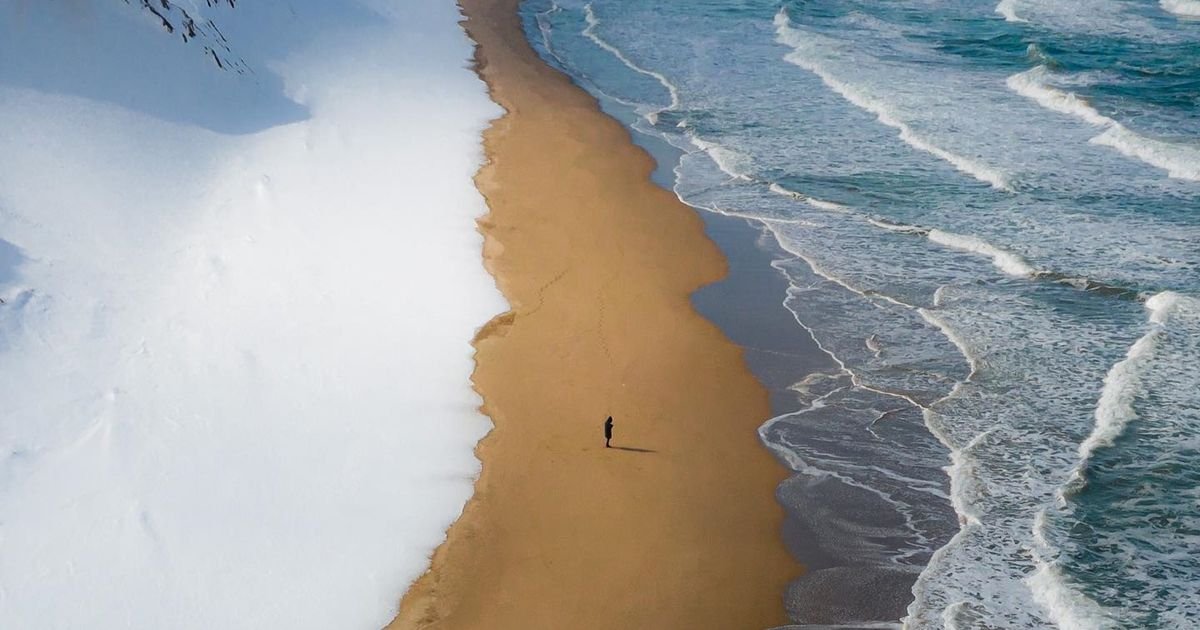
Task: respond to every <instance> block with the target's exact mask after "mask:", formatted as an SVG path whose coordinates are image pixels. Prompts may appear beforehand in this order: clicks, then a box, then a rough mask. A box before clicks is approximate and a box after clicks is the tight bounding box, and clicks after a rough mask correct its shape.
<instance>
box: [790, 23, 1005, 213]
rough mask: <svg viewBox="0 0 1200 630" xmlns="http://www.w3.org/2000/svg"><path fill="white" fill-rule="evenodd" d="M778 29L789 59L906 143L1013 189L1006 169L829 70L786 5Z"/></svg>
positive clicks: (1002, 187) (999, 187)
mask: <svg viewBox="0 0 1200 630" xmlns="http://www.w3.org/2000/svg"><path fill="white" fill-rule="evenodd" d="M775 29H776V30H775V32H776V41H778V42H779V43H781V44H784V45H786V46H789V47H791V48H792V52H790V53H788V54H787V55H785V56H784V59H785V60H786V61H788V62H789V63H792V64H794V65H796V66H799V67H801V68H804V69H805V70H808V71H809V72H811V73H813V74H815V75H816V76H817V77H819V78H820V79H821V81H822V82H823V83H825V85H826V86H828V87H829V88H830V89H832V90H833V91H834V92H836V93H837V94H838V95H840V96H841V97H842V98H844V99H846V100H847V101H849V102H850V103H851V104H852V105H854V106H856V107H859V108H861V109H864V110H866V111H868V112H871V113H872V114H875V117H876V118H877V119H878V120H879V122H881V123H883V124H884V125H887V126H889V127H892V128H893V129H896V130H898V131H899V132H900V134H899V137H900V139H901V140H902V141H903V142H904V143H905V144H907V145H909V146H911V147H913V148H915V149H918V150H920V151H924V152H925V153H929V154H930V155H933V156H935V157H937V158H940V159H942V160H944V161H946V162H948V163H950V165H951V166H953V167H954V168H955V169H957V170H959V171H961V172H963V173H966V174H967V175H970V176H971V177H973V178H975V179H977V180H979V181H981V182H985V183H987V184H989V185H991V186H992V187H993V188H996V189H999V190H1007V191H1011V190H1012V185H1011V184H1010V183H1009V181H1008V177H1007V175H1005V174H1004V173H1003V172H1002V171H1000V170H998V169H994V168H992V167H990V166H987V165H985V164H982V163H980V162H978V161H976V160H972V159H970V158H967V157H964V156H961V155H958V154H956V153H952V152H950V151H947V150H946V149H943V148H941V147H939V146H937V145H935V144H933V143H932V142H930V141H929V140H926V139H925V138H923V137H921V135H920V134H918V133H916V132H915V131H913V129H912V128H911V127H910V126H909V125H908V124H907V123H905V122H904V121H902V120H900V119H899V118H898V117H897V116H896V115H895V114H894V113H893V112H892V110H891V108H890V107H889V106H888V105H887V103H885V102H883V101H882V100H879V99H877V98H874V97H872V96H870V95H868V94H866V93H865V92H863V91H862V90H859V89H857V88H855V87H854V86H852V85H850V84H848V83H846V82H844V81H841V80H839V79H838V78H837V77H835V76H834V75H833V74H832V73H830V72H829V71H828V70H826V69H825V68H824V67H823V66H822V65H821V64H820V63H819V62H818V59H820V57H821V53H820V51H819V50H818V47H819V44H818V43H816V42H815V41H814V39H813V38H812V36H811V35H810V34H808V33H805V32H804V31H802V30H800V29H797V28H794V27H793V26H792V25H791V20H790V19H788V15H787V11H786V9H780V10H779V12H778V13H776V14H775Z"/></svg>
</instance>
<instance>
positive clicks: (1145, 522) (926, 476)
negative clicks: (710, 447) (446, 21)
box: [522, 0, 1200, 628]
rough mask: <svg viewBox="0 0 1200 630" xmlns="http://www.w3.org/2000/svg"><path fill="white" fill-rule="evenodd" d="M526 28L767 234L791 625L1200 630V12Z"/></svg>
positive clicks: (686, 8)
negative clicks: (809, 355)
mask: <svg viewBox="0 0 1200 630" xmlns="http://www.w3.org/2000/svg"><path fill="white" fill-rule="evenodd" d="M522 15H523V19H524V22H525V25H526V32H527V35H528V36H529V39H530V40H531V42H532V43H533V44H534V47H535V48H536V49H537V50H538V52H539V54H541V55H542V56H543V58H544V59H546V60H547V61H548V62H549V63H551V64H552V65H555V66H556V67H558V68H559V69H561V70H563V71H564V72H566V73H567V74H569V75H570V76H571V77H573V78H574V80H575V81H576V82H577V83H579V84H580V85H581V86H583V87H584V88H586V89H588V90H589V91H591V92H592V93H593V94H594V95H596V96H597V98H598V99H599V100H600V102H601V104H602V106H603V107H604V108H605V109H606V111H609V112H610V113H612V114H613V115H615V116H617V117H618V118H619V119H621V120H623V121H625V122H626V123H627V124H628V125H629V126H630V127H631V129H632V130H633V131H634V134H635V138H636V139H638V140H639V142H641V143H643V144H646V145H648V146H649V145H653V144H655V143H658V144H661V145H663V146H670V147H673V151H658V152H656V153H655V155H656V157H658V158H659V159H660V166H661V167H662V168H664V169H667V170H668V171H670V176H669V177H668V178H666V181H665V182H664V183H665V184H666V185H668V186H670V187H673V188H674V190H675V192H676V193H677V194H678V195H679V197H680V198H681V199H682V200H684V201H685V202H686V203H688V204H690V205H692V206H693V207H695V208H697V209H699V210H700V211H701V213H702V215H706V216H708V217H709V218H710V220H712V221H729V220H732V221H736V222H740V223H742V224H744V225H745V226H746V227H747V229H748V230H749V231H750V232H755V231H757V233H760V234H762V235H763V236H764V238H763V239H760V240H759V241H757V242H754V243H752V246H753V247H757V248H759V249H760V250H761V251H762V252H764V253H766V254H769V255H767V256H763V257H762V259H761V260H759V261H758V262H757V263H754V264H758V265H759V266H761V267H762V268H763V269H764V270H767V271H766V272H767V273H770V274H775V275H777V276H778V278H780V279H782V280H783V281H782V282H778V283H776V284H773V285H771V286H773V287H776V288H775V289H774V290H776V291H777V295H775V296H774V297H773V298H772V300H771V301H770V303H769V304H768V306H767V307H769V308H774V309H778V310H781V311H782V309H786V313H788V314H790V316H791V319H790V321H789V322H788V325H787V326H773V327H772V328H771V330H770V333H769V334H767V333H763V334H760V335H759V338H758V344H759V345H760V346H762V345H763V344H774V345H776V346H778V347H779V348H783V349H786V348H792V347H793V346H795V345H796V344H797V343H800V342H801V341H802V342H804V343H807V344H808V347H810V348H812V349H813V351H814V352H816V353H818V354H820V355H822V361H820V362H818V363H819V365H820V366H822V367H819V368H818V369H813V370H809V371H808V372H807V373H806V374H805V375H803V377H802V378H798V379H797V380H795V381H794V382H788V383H784V384H770V383H768V385H770V386H771V387H772V389H773V390H774V393H775V394H776V396H775V399H776V405H775V406H776V409H777V411H778V413H779V415H778V416H777V417H774V418H771V419H770V420H768V421H767V422H766V423H765V424H764V425H763V426H762V428H761V429H760V434H761V437H762V439H763V441H764V443H765V444H766V445H767V446H768V447H769V448H771V449H772V450H773V451H774V452H775V453H776V454H777V455H778V456H779V458H780V460H781V461H782V462H784V463H786V465H788V466H789V467H790V468H791V469H792V470H793V471H794V473H795V474H794V476H793V477H792V478H791V479H789V480H788V481H787V482H785V484H784V485H783V486H781V488H780V490H779V493H778V496H779V497H780V499H781V501H783V502H784V504H785V507H786V508H787V509H788V511H789V513H791V514H792V515H793V517H794V518H793V520H796V518H797V515H798V518H799V520H796V524H794V525H793V526H792V527H793V530H794V533H796V532H798V533H796V535H797V536H800V537H803V538H805V539H806V540H807V543H805V545H801V546H802V547H805V549H802V550H800V551H798V552H797V556H798V558H799V559H800V560H801V561H803V562H805V564H806V565H807V566H808V568H809V573H808V574H807V575H806V576H805V577H803V578H801V579H800V580H798V581H797V583H796V584H794V585H793V587H792V592H791V593H790V594H789V599H788V603H789V613H790V615H791V616H792V618H793V620H794V621H795V622H796V623H797V624H801V626H803V625H804V624H818V623H819V624H828V625H834V626H839V625H840V626H842V627H861V626H863V625H864V624H883V625H885V626H891V625H897V626H898V625H902V626H903V627H905V628H1053V627H1058V628H1192V627H1198V626H1200V596H1197V593H1198V592H1200V437H1197V429H1198V428H1200V215H1198V214H1197V210H1198V209H1200V140H1198V138H1200V110H1198V108H1197V106H1198V105H1200V21H1193V19H1192V18H1194V17H1197V16H1200V3H1197V2H1189V1H1187V0H1163V1H1162V2H1161V3H1154V2H1123V1H1117V0H1099V1H1097V2H1089V3H1086V4H1085V3H1078V2H1070V1H1068V0H1039V1H1023V0H1004V1H1003V2H1000V3H999V5H996V4H994V3H990V2H968V1H944V2H939V1H934V0H898V1H895V2H887V3H875V2H854V1H845V0H830V1H824V2H800V1H795V0H791V1H787V2H783V3H779V2H774V1H772V2H766V1H763V0H707V1H699V2H689V3H645V2H635V1H634V0H594V1H593V2H586V1H585V0H527V1H526V2H525V4H524V5H523V9H522ZM663 156H669V159H670V161H669V163H667V164H661V162H662V160H663V159H664V158H663ZM768 268H769V269H768ZM767 307H764V308H767ZM772 321H777V318H776V319H775V320H772ZM758 350H767V351H769V350H770V348H765V349H764V348H761V347H760V348H758ZM752 362H753V357H752ZM810 362H811V361H810ZM793 547H794V548H795V545H793ZM876 587H877V588H878V589H880V593H883V592H885V591H888V592H890V593H891V595H895V596H898V597H902V600H903V603H904V605H905V607H904V609H903V610H902V611H901V612H898V613H896V614H894V615H892V616H891V617H889V616H888V615H889V614H890V613H886V612H881V611H880V610H872V607H871V606H870V605H869V602H868V603H867V604H863V603H862V602H858V600H861V599H864V598H863V597H862V593H861V592H862V591H863V590H864V589H868V590H869V589H874V588H876ZM889 589H890V590H889ZM898 589H899V591H902V592H901V593H900V594H899V595H897V594H896V591H897V590H898ZM855 592H858V593H859V595H858V596H852V595H851V594H852V593H855ZM868 595H872V594H870V593H868ZM822 598H823V601H825V602H826V603H824V604H823V603H821V601H817V600H820V599H822ZM867 599H869V597H867ZM856 602H858V603H856Z"/></svg>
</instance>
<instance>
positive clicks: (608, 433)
mask: <svg viewBox="0 0 1200 630" xmlns="http://www.w3.org/2000/svg"><path fill="white" fill-rule="evenodd" d="M612 424H613V423H612V416H609V417H608V420H605V421H604V448H612V447H611V446H609V445H608V443H609V442H610V441H611V440H612Z"/></svg>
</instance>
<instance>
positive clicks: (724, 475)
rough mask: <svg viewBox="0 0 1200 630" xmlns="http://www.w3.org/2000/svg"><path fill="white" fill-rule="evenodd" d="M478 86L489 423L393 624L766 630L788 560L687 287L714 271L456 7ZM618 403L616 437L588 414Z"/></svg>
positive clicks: (669, 212)
mask: <svg viewBox="0 0 1200 630" xmlns="http://www.w3.org/2000/svg"><path fill="white" fill-rule="evenodd" d="M462 4H463V7H464V10H465V12H466V14H467V16H468V20H467V22H466V27H467V31H468V33H469V34H470V35H471V37H472V38H473V39H474V40H475V41H476V42H477V44H478V49H477V64H478V67H479V70H480V73H481V76H483V78H484V79H485V80H486V81H487V83H488V86H489V88H490V90H491V94H492V98H493V99H495V100H496V101H497V102H498V103H500V104H501V105H502V106H503V107H504V108H505V109H506V110H507V112H508V113H507V114H506V115H505V116H504V117H502V118H501V119H499V120H498V121H496V122H495V123H494V124H493V126H492V127H491V128H490V129H489V130H488V131H487V132H486V133H485V136H484V146H485V150H486V153H487V156H488V159H489V163H488V164H487V165H486V166H485V167H484V168H483V169H482V170H481V171H480V173H479V175H478V176H477V180H476V182H477V184H478V186H479V188H480V190H481V191H482V193H483V194H484V196H485V197H486V198H487V200H488V206H489V208H490V214H489V215H488V216H487V217H485V218H484V219H483V220H481V221H480V229H481V231H482V232H483V233H484V235H485V241H486V242H485V247H484V259H485V264H486V265H487V267H488V269H489V271H490V272H491V273H492V274H493V275H494V276H495V277H496V281H497V284H498V286H499V287H500V289H501V290H502V291H503V293H504V295H505V296H506V297H507V299H508V300H509V303H510V304H511V305H512V311H511V312H509V313H506V314H505V315H502V316H500V317H497V318H496V319H495V320H493V321H492V322H489V323H488V325H487V326H485V327H484V328H483V329H482V330H481V331H480V333H479V335H478V337H477V339H476V341H475V347H476V350H477V355H476V360H477V368H476V372H475V374H474V383H475V386H476V388H477V389H478V391H479V392H480V393H481V395H482V396H483V399H484V412H485V413H487V414H488V415H489V416H490V417H491V418H492V419H493V421H494V423H495V429H494V430H493V431H492V433H491V434H490V435H489V436H488V437H487V438H485V440H484V441H483V442H481V443H480V446H479V447H478V454H479V457H480V459H481V460H482V462H483V472H482V474H481V476H480V478H479V480H478V482H477V484H476V493H475V496H474V498H473V499H472V500H471V501H470V502H469V503H468V504H467V506H466V509H465V510H464V513H463V515H462V517H461V518H460V519H459V520H458V521H457V522H456V523H455V524H454V525H453V526H452V527H451V529H450V530H449V532H448V535H447V541H446V543H445V544H443V545H442V546H441V547H440V548H439V549H438V550H437V551H436V552H435V554H434V557H433V560H432V565H431V568H430V570H429V572H428V573H426V574H425V575H424V576H423V577H422V578H421V579H419V580H418V581H417V582H416V583H415V584H414V585H413V587H412V588H411V589H410V590H409V592H408V593H407V594H406V595H405V597H404V600H403V601H402V603H401V611H400V614H399V616H398V617H397V618H396V620H395V621H394V622H393V624H392V625H391V626H390V627H393V628H447V629H451V628H452V629H459V628H489V629H499V630H503V629H508V628H513V629H516V628H521V629H531V628H556V629H557V628H573V629H588V628H597V629H599V628H604V629H612V628H681V629H682V628H688V629H693V628H714V629H717V628H720V629H723V630H725V629H736V628H747V629H756V628H767V627H771V626H775V625H780V624H783V623H786V618H785V615H784V606H783V593H784V589H785V587H786V585H787V583H788V581H789V579H791V578H793V577H795V576H796V575H797V574H799V572H800V569H799V567H798V566H797V565H796V564H795V563H794V561H793V560H792V559H791V558H790V557H789V556H788V553H787V550H786V547H785V546H784V544H783V542H782V539H781V535H780V529H781V524H782V521H783V510H782V508H781V507H780V506H779V505H778V503H777V502H776V501H775V499H774V492H775V488H776V485H777V484H778V483H779V482H780V481H782V480H783V479H784V478H785V477H786V471H785V469H784V468H783V467H782V466H780V465H778V464H777V463H776V462H775V461H774V460H773V458H772V457H771V455H770V454H769V453H768V452H767V451H766V449H765V448H763V447H762V446H761V445H760V444H759V442H758V439H757V434H756V428H757V427H758V425H759V424H761V423H762V422H763V421H764V420H765V419H766V418H767V417H769V416H770V404H769V400H768V394H767V392H766V391H765V390H764V389H763V387H762V386H761V385H760V384H759V383H758V382H757V381H756V380H755V379H754V377H753V376H752V375H751V374H750V372H749V371H748V370H747V367H746V363H745V360H744V357H743V355H742V351H741V350H740V349H739V348H738V347H737V346H735V345H734V344H733V343H731V342H730V341H729V340H728V339H727V338H726V337H725V336H724V335H723V334H722V333H721V331H720V330H719V329H718V328H716V327H715V326H714V325H713V324H711V323H710V322H709V321H707V320H705V319H704V318H702V317H701V316H699V315H698V314H697V313H696V312H695V310H694V309H693V307H692V304H691V302H690V300H689V295H690V294H691V293H692V292H693V291H695V290H696V289H697V288H699V287H701V286H703V285H705V284H707V283H711V282H713V281H715V280H717V279H719V278H721V277H722V275H723V274H724V273H725V269H726V267H725V261H724V259H723V258H722V256H721V254H720V252H719V250H718V249H717V248H716V247H715V246H714V244H713V243H712V242H711V241H710V240H708V238H706V237H705V234H704V230H703V225H702V222H701V221H700V219H699V218H698V217H697V216H696V215H695V213H694V212H693V211H692V210H691V209H690V208H688V207H686V206H684V205H683V204H681V203H680V202H679V201H678V200H677V199H676V198H675V197H674V195H672V194H671V193H669V192H667V191H665V190H663V189H661V188H659V187H657V186H655V185H654V184H653V183H652V182H651V181H650V174H651V171H652V170H653V167H654V163H653V161H652V160H651V158H650V157H649V156H648V155H647V154H646V153H645V152H644V151H642V150H641V149H639V148H637V147H635V146H634V145H633V144H632V143H631V141H630V137H629V134H628V132H627V131H626V130H625V129H624V128H623V127H622V126H621V125H620V124H619V123H617V122H616V121H615V120H612V119H611V118H608V117H607V116H605V115H603V114H602V113H601V112H600V111H599V109H598V108H597V105H596V103H595V101H594V100H593V99H592V98H591V97H590V96H589V95H587V94H586V93H584V92H583V91H582V90H580V89H579V88H577V87H576V86H574V85H572V84H571V82H570V81H569V80H568V79H567V78H566V77H565V76H563V75H561V74H559V73H558V72H556V71H554V70H552V69H550V68H549V67H548V66H546V65H545V64H543V63H542V62H541V61H540V60H539V59H538V58H537V56H536V54H535V53H534V52H533V50H532V49H531V48H530V47H529V45H528V44H527V42H526V41H525V39H524V35H523V33H522V32H521V28H520V22H519V20H518V18H517V15H516V8H517V2H516V0H464V2H463V3H462ZM608 415H612V416H614V417H615V421H616V426H615V439H614V440H613V442H614V446H616V447H618V448H613V449H605V448H604V441H603V436H602V424H603V422H604V418H605V417H606V416H608Z"/></svg>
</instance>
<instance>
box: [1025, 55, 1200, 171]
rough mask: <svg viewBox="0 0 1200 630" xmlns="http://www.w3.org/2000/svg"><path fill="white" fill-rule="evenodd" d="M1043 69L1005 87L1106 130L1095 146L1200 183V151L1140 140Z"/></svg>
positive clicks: (1036, 69)
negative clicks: (1052, 80) (1061, 86)
mask: <svg viewBox="0 0 1200 630" xmlns="http://www.w3.org/2000/svg"><path fill="white" fill-rule="evenodd" d="M1049 75H1050V71H1049V70H1048V69H1047V68H1046V67H1045V66H1044V65H1039V66H1035V67H1034V68H1032V69H1030V70H1026V71H1025V72H1021V73H1018V74H1014V75H1012V76H1010V77H1009V78H1008V79H1007V81H1006V83H1007V85H1008V87H1009V88H1010V89H1012V90H1013V91H1014V92H1016V93H1018V94H1020V95H1022V96H1025V97H1027V98H1030V99H1032V100H1034V101H1036V102H1037V103H1038V104H1039V105H1041V106H1042V107H1045V108H1046V109H1049V110H1052V111H1056V112H1059V113H1061V114H1067V115H1068V116H1074V117H1075V118H1078V119H1080V120H1082V121H1084V122H1086V123H1088V124H1090V125H1095V126H1098V127H1105V130H1104V131H1103V132H1102V133H1101V134H1100V135H1098V136H1096V137H1094V138H1092V139H1091V142H1092V143H1093V144H1098V145H1102V146H1107V147H1111V148H1113V149H1116V150H1117V151H1118V152H1120V153H1121V154H1123V155H1126V156H1128V157H1132V158H1136V159H1138V160H1141V161H1142V162H1145V163H1146V164H1149V165H1151V166H1154V167H1157V168H1160V169H1162V170H1165V171H1167V174H1168V175H1170V176H1171V177H1174V178H1178V179H1187V180H1191V181H1200V148H1198V147H1196V146H1190V145H1184V144H1176V143H1171V142H1165V141H1162V140H1154V139H1151V138H1146V137H1144V136H1141V135H1139V134H1137V133H1135V132H1133V131H1131V130H1130V129H1129V128H1128V127H1125V126H1124V125H1122V124H1121V123H1119V122H1117V121H1116V120H1113V119H1112V118H1109V117H1107V116H1105V115H1103V114H1101V113H1100V112H1098V111H1096V109H1095V108H1094V107H1092V106H1091V105H1090V104H1089V103H1088V102H1087V101H1086V100H1084V99H1082V98H1079V97H1078V96H1076V95H1075V94H1073V93H1071V92H1067V91H1064V90H1060V89H1058V88H1055V87H1053V86H1051V85H1050V83H1049V80H1048V79H1049Z"/></svg>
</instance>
